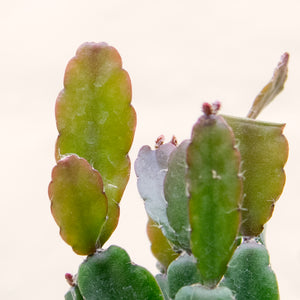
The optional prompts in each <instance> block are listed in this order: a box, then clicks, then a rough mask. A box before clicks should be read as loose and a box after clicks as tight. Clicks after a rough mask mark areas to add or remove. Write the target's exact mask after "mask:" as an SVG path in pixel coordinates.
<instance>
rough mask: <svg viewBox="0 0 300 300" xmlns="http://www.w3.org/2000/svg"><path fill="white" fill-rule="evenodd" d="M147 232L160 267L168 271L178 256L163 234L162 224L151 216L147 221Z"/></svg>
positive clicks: (162, 270) (161, 269)
mask: <svg viewBox="0 0 300 300" xmlns="http://www.w3.org/2000/svg"><path fill="white" fill-rule="evenodd" d="M147 234H148V237H149V240H150V242H151V252H152V254H153V255H154V257H155V258H156V259H157V260H158V263H159V269H160V271H161V272H162V273H166V271H167V268H168V266H169V264H170V263H171V262H172V261H173V260H174V259H176V258H177V257H178V255H179V254H178V253H176V252H175V251H174V250H173V248H172V246H171V245H170V243H169V241H168V240H167V238H166V237H165V236H164V235H163V233H162V231H161V228H160V226H159V225H158V224H157V223H155V222H154V221H153V220H152V219H151V218H149V220H148V223H147Z"/></svg>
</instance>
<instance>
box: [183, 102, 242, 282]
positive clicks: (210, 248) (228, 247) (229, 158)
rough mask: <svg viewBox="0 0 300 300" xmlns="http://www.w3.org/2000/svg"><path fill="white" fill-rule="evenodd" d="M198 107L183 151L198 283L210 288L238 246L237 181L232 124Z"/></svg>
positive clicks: (239, 188) (239, 192) (237, 158)
mask: <svg viewBox="0 0 300 300" xmlns="http://www.w3.org/2000/svg"><path fill="white" fill-rule="evenodd" d="M203 106H204V107H203V111H204V112H206V113H205V115H203V116H202V117H201V118H199V120H198V122H197V123H196V124H195V125H194V127H193V131H192V138H191V143H190V145H189V147H188V149H187V164H188V172H187V182H188V190H189V194H190V201H189V213H190V224H191V230H192V231H191V248H192V253H193V255H194V256H195V257H196V258H197V265H198V268H199V271H200V274H201V279H202V282H201V283H202V284H204V285H206V286H209V287H214V286H215V285H216V284H217V283H218V282H219V280H220V279H221V277H222V276H223V274H224V272H225V271H226V266H227V263H228V262H229V260H230V258H231V256H232V254H233V252H234V250H235V248H236V246H237V244H236V237H237V234H238V230H239V224H240V211H239V210H240V205H241V196H242V180H241V178H240V176H239V173H240V153H239V151H238V150H237V149H236V147H235V138H234V135H233V132H232V130H231V128H230V127H229V126H228V125H227V123H226V122H225V120H224V119H223V118H222V117H221V116H218V115H215V114H212V113H210V108H209V107H208V108H207V107H206V106H208V104H204V105H203ZM207 110H208V112H207Z"/></svg>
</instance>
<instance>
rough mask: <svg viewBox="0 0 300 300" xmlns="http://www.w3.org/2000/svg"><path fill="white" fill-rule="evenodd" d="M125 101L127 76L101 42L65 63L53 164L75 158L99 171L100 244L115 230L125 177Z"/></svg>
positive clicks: (130, 130)
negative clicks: (103, 214)
mask: <svg viewBox="0 0 300 300" xmlns="http://www.w3.org/2000/svg"><path fill="white" fill-rule="evenodd" d="M130 102H131V83H130V78H129V76H128V74H127V72H126V71H125V70H124V69H122V61H121V57H120V55H119V53H118V52H117V50H116V49H115V48H113V47H111V46H108V45H107V44H105V43H85V44H83V45H81V46H80V47H79V48H78V50H77V52H76V56H75V57H73V58H72V59H71V61H70V62H69V63H68V66H67V68H66V72H65V77H64V89H63V90H62V91H61V93H60V94H59V96H58V98H57V101H56V108H55V112H56V122H57V129H58V131H59V137H58V139H57V143H56V160H57V161H58V160H60V159H61V158H63V157H64V156H65V155H68V154H77V155H78V156H79V157H83V158H85V159H86V160H87V161H88V162H89V163H90V164H91V165H92V166H93V168H95V169H96V170H98V171H99V172H100V174H101V176H102V179H103V184H104V190H105V193H106V196H107V198H108V220H107V223H106V224H105V226H104V227H103V229H102V234H101V244H103V243H104V242H105V241H106V240H107V239H108V237H109V236H110V235H111V233H112V232H113V230H114V229H115V227H116V226H117V222H118V216H119V207H118V203H119V202H120V200H121V197H122V194H123V192H124V189H125V187H126V184H127V182H128V179H129V174H130V160H129V158H128V155H127V153H128V151H129V149H130V147H131V144H132V140H133V135H134V131H135V125H136V115H135V111H134V109H133V107H132V106H131V105H130Z"/></svg>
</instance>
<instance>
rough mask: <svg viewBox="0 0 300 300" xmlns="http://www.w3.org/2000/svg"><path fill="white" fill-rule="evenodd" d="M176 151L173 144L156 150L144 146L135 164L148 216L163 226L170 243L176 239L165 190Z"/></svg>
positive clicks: (138, 184)
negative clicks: (165, 183) (167, 176)
mask: <svg viewBox="0 0 300 300" xmlns="http://www.w3.org/2000/svg"><path fill="white" fill-rule="evenodd" d="M174 149H176V146H175V145H174V144H172V143H166V144H163V145H160V146H159V147H158V148H157V149H155V150H151V148H150V147H149V146H143V147H142V148H141V149H140V151H139V153H138V157H137V159H136V161H135V164H134V168H135V173H136V176H137V186H138V191H139V193H140V195H141V197H142V198H143V199H144V201H145V209H146V211H147V214H148V215H149V217H150V218H151V219H152V220H153V221H154V222H155V223H157V224H158V225H160V226H161V230H162V232H163V234H164V235H165V236H166V237H167V238H168V239H169V240H170V241H172V240H176V237H175V232H174V230H173V229H172V228H171V226H170V224H169V221H168V218H167V211H166V210H167V202H166V199H165V197H164V193H163V188H164V180H165V176H166V172H167V169H168V159H169V157H170V154H171V153H172V151H174Z"/></svg>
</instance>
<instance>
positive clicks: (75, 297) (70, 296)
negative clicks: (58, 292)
mask: <svg viewBox="0 0 300 300" xmlns="http://www.w3.org/2000/svg"><path fill="white" fill-rule="evenodd" d="M65 300H83V298H82V296H81V294H80V291H79V288H78V286H77V285H75V286H72V287H71V288H70V289H69V291H68V292H67V293H66V294H65Z"/></svg>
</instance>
